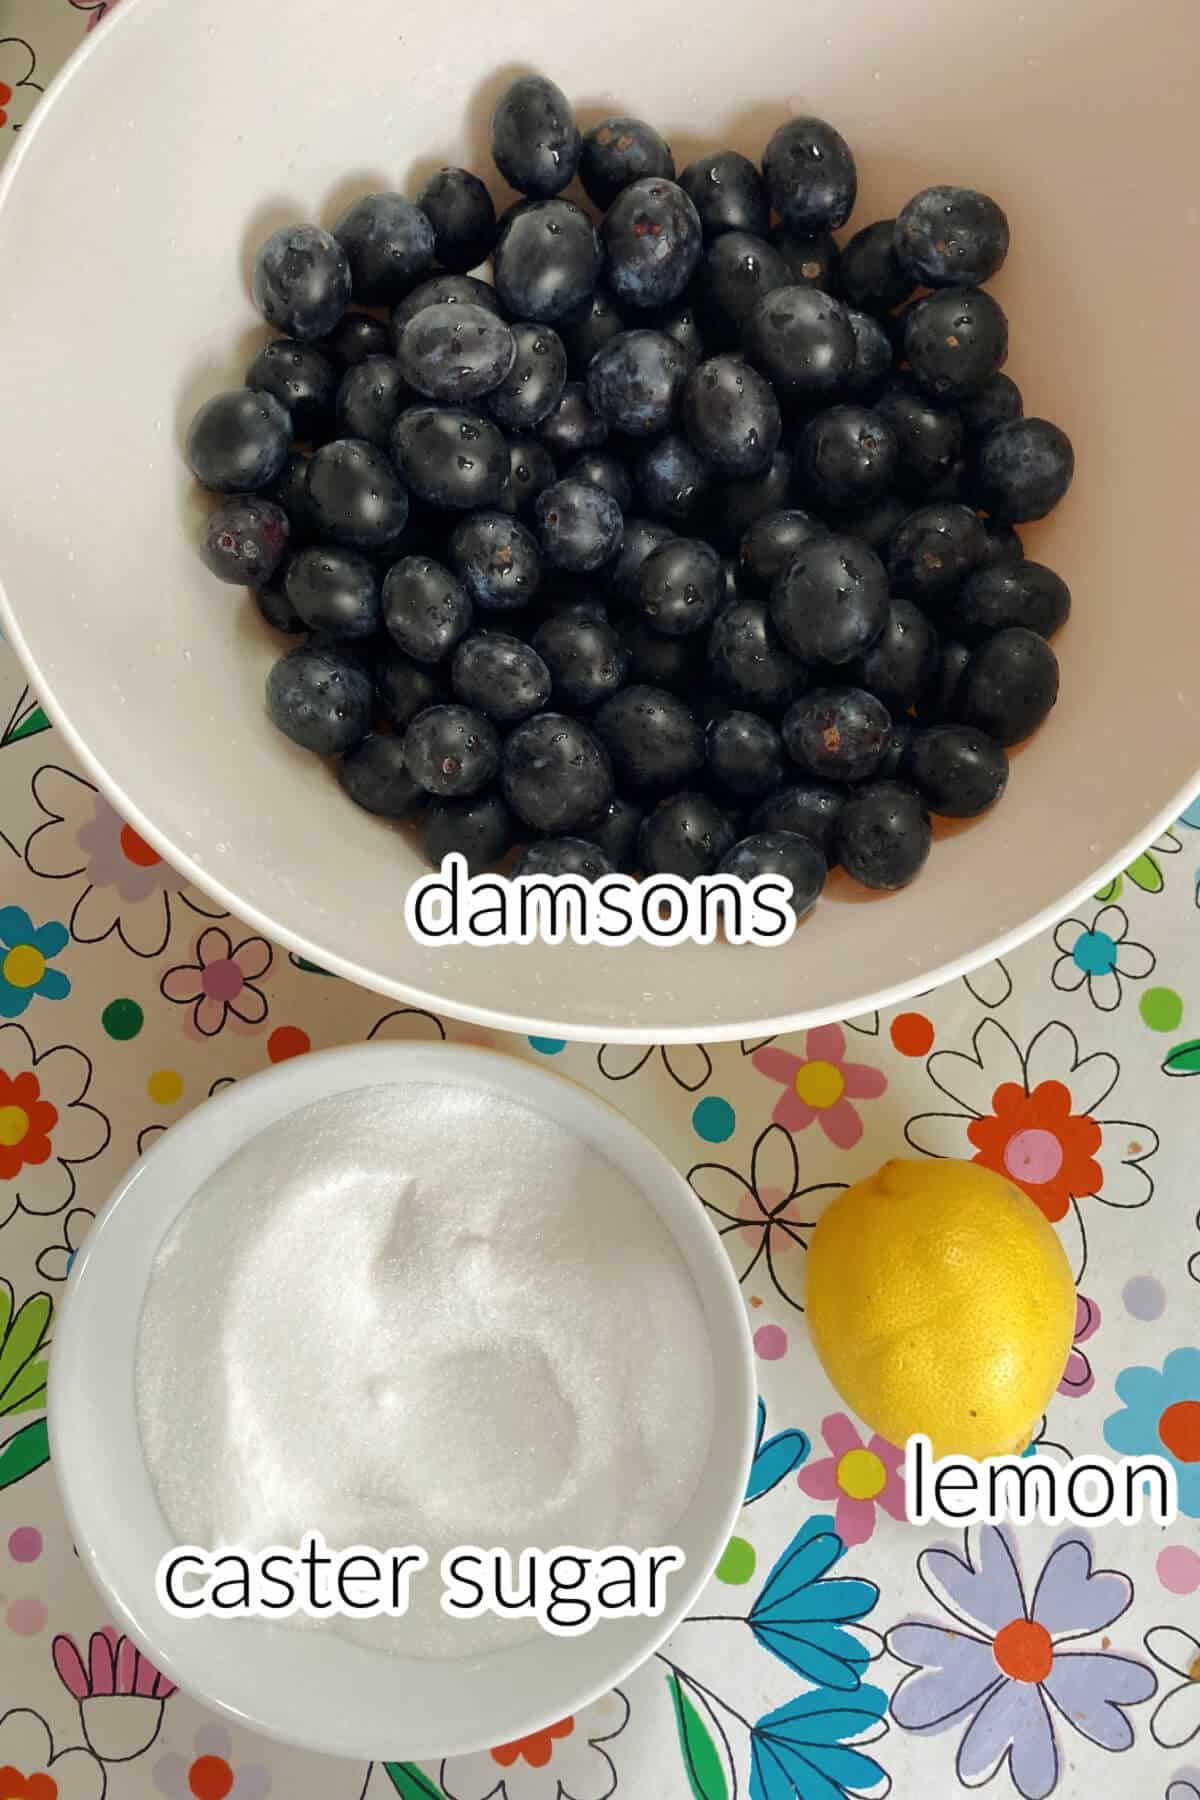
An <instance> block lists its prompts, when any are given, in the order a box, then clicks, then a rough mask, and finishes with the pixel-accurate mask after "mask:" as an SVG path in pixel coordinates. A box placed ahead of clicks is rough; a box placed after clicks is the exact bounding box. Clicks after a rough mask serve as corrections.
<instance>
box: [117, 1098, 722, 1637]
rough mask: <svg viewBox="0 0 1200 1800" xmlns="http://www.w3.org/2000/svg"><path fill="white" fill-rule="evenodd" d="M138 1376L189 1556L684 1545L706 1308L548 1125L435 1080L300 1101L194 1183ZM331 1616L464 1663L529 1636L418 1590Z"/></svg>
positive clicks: (638, 1218)
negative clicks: (311, 1536) (360, 1615)
mask: <svg viewBox="0 0 1200 1800" xmlns="http://www.w3.org/2000/svg"><path fill="white" fill-rule="evenodd" d="M681 1369H683V1370H686V1371H687V1379H686V1381H681V1380H680V1379H679V1371H680V1370H681ZM136 1379H137V1397H138V1414H139V1422H140V1427H141V1433H142V1441H143V1445H144V1449H145V1455H146V1461H147V1465H148V1468H149V1471H150V1474H151V1477H152V1479H153V1482H154V1485H155V1489H156V1491H157V1494H158V1497H159V1501H160V1504H161V1506H162V1509H163V1512H164V1514H165V1516H166V1518H167V1521H168V1523H169V1525H170V1528H171V1530H172V1532H173V1533H174V1534H175V1535H176V1537H177V1540H178V1541H179V1542H180V1543H181V1544H190V1545H204V1546H209V1547H212V1548H217V1547H219V1546H222V1545H226V1546H228V1545H236V1546H237V1547H238V1548H239V1549H241V1550H245V1551H258V1550H262V1549H265V1548H267V1547H268V1546H273V1545H289V1546H297V1545H299V1544H300V1543H301V1540H302V1539H303V1538H304V1536H305V1534H307V1533H312V1532H317V1533H320V1534H321V1535H322V1536H323V1537H324V1539H325V1540H326V1541H327V1543H328V1544H329V1545H330V1546H331V1547H332V1548H333V1549H335V1550H338V1549H341V1550H344V1549H348V1548H350V1547H351V1546H354V1545H377V1546H395V1545H419V1546H421V1547H422V1549H424V1550H425V1551H426V1552H427V1555H428V1561H429V1564H430V1567H431V1568H433V1569H436V1568H437V1567H438V1566H439V1564H440V1562H441V1559H442V1558H443V1557H444V1556H446V1555H447V1554H448V1553H449V1552H451V1551H452V1550H454V1549H456V1548H458V1547H460V1546H464V1545H479V1546H488V1547H496V1548H498V1549H501V1550H505V1551H507V1552H508V1553H509V1554H510V1555H511V1556H512V1558H513V1559H514V1561H516V1560H517V1559H519V1557H520V1555H521V1553H522V1552H523V1551H525V1550H527V1549H529V1548H531V1547H538V1548H541V1549H549V1548H551V1547H553V1546H565V1545H576V1546H584V1547H589V1548H597V1549H598V1548H600V1547H602V1546H608V1545H616V1544H620V1545H628V1546H630V1547H632V1548H634V1549H637V1550H640V1549H642V1548H645V1547H648V1546H653V1545H666V1544H670V1543H671V1542H672V1541H673V1539H672V1532H673V1530H674V1528H675V1527H676V1525H677V1524H678V1522H679V1521H680V1519H681V1518H682V1515H683V1514H684V1512H685V1511H686V1509H687V1506H688V1504H689V1502H690V1500H691V1499H692V1497H693V1495H694V1494H695V1492H696V1489H697V1486H698V1484H699V1482H700V1479H701V1475H702V1472H703V1468H704V1463H705V1459H706V1456H707V1454H708V1450H709V1445H710V1440H711V1436H712V1427H713V1373H712V1362H711V1352H710V1348H709V1341H708V1335H707V1331H706V1327H705V1323H704V1318H703V1314H702V1310H701V1306H700V1301H699V1297H698V1295H697V1293H696V1290H695V1288H694V1286H693V1283H692V1279H691V1276H690V1274H689V1273H688V1270H687V1268H686V1266H685V1264H684V1262H683V1259H682V1257H681V1256H680V1253H679V1251H678V1249H677V1248H676V1246H675V1244H674V1242H673V1240H672V1239H671V1237H670V1234H669V1233H668V1232H667V1231H666V1229H665V1228H664V1226H663V1225H662V1224H661V1223H660V1222H659V1220H658V1218H657V1216H656V1214H655V1213H654V1211H653V1210H652V1208H651V1206H650V1204H649V1203H648V1201H647V1200H646V1199H645V1198H644V1197H643V1196H642V1195H641V1194H640V1193H639V1192H638V1191H637V1190H636V1189H635V1188H634V1187H633V1186H631V1184H630V1183H629V1182H628V1181H627V1180H626V1179H625V1177H624V1176H623V1175H621V1174H620V1173H619V1171H618V1170H617V1169H616V1168H615V1167H614V1166H613V1165H612V1164H611V1163H610V1162H609V1161H608V1160H607V1159H606V1158H605V1157H604V1156H603V1155H602V1154H600V1153H599V1152H598V1151H596V1150H595V1149H593V1148H592V1147H591V1146H590V1145H588V1144H587V1143H585V1142H584V1141H583V1140H582V1139H580V1138H578V1137H576V1136H575V1135H574V1134H573V1133H571V1132H569V1131H567V1130H566V1129H564V1128H563V1127H562V1126H560V1125H558V1124H556V1123H554V1122H553V1121H551V1120H549V1119H547V1118H545V1117H543V1116H542V1115H541V1114H540V1113H537V1112H535V1111H533V1110H532V1109H530V1108H528V1107H525V1106H522V1105H520V1104H518V1103H516V1102H513V1101H510V1100H507V1099H503V1098H500V1097H499V1096H495V1095H492V1094H489V1093H485V1092H482V1091H476V1090H474V1089H469V1088H451V1089H443V1088H438V1087H434V1086H432V1085H428V1084H421V1083H412V1084H405V1085H396V1086H392V1087H373V1088H366V1089H362V1090H359V1091H356V1092H354V1093H349V1094H343V1095H340V1096H338V1097H336V1098H333V1099H330V1100H325V1101H320V1102H318V1103H316V1104H314V1105H311V1106H308V1107H305V1108H304V1109H302V1110H301V1111H299V1112H297V1113H295V1114H293V1115H291V1117H289V1118H287V1119H284V1120H281V1121H279V1122H278V1123H276V1124H275V1125H273V1126H272V1127H270V1128H269V1129H268V1130H267V1131H265V1132H263V1133H262V1134H261V1135H260V1136H259V1137H257V1138H255V1139H254V1140H253V1141H252V1142H251V1143H249V1144H247V1145H246V1146H245V1147H244V1148H243V1149H242V1150H240V1151H239V1152H238V1153H237V1154H236V1155H235V1156H233V1157H231V1158H230V1160H229V1161H228V1162H227V1163H225V1164H224V1165H223V1166H222V1167H221V1168H220V1169H219V1170H217V1172H216V1173H215V1174H214V1175H213V1176H212V1177H211V1178H210V1179H209V1180H208V1181H206V1182H205V1183H204V1184H203V1185H202V1186H201V1188H200V1189H199V1190H198V1191H197V1193H196V1195H195V1196H194V1197H193V1199H192V1201H191V1202H190V1204H189V1205H188V1206H187V1207H186V1208H185V1209H184V1211H183V1212H182V1213H181V1215H180V1217H179V1219H178V1220H177V1222H176V1224H175V1225H174V1227H173V1228H172V1230H171V1231H170V1232H169V1234H168V1235H167V1237H166V1239H165V1240H164V1243H163V1246H162V1248H161V1250H160V1252H159V1255H158V1257H157V1259H156V1263H155V1267H154V1270H153V1272H152V1275H151V1279H150V1282H149V1285H148V1288H147V1292H146V1299H145V1305H144V1310H143V1314H142V1321H141V1329H140V1334H139V1342H138V1357H137V1374H136ZM284 1622H285V1623H288V1624H295V1625H298V1626H303V1625H306V1624H307V1625H310V1626H311V1624H312V1621H310V1620H308V1619H307V1618H306V1617H305V1616H304V1614H303V1613H297V1614H295V1615H294V1616H293V1617H292V1618H291V1619H288V1620H286V1621H284ZM323 1628H324V1629H329V1630H336V1631H338V1632H340V1633H342V1634H344V1635H347V1636H351V1637H353V1638H355V1639H356V1640H357V1641H359V1642H362V1643H365V1644H367V1645H370V1646H371V1647H373V1648H376V1649H379V1650H388V1651H393V1652H396V1653H398V1654H406V1655H414V1656H440V1657H447V1656H449V1657H453V1656H466V1655H473V1654H476V1653H479V1652H483V1651H487V1650H490V1649H494V1648H499V1647H501V1646H503V1645H505V1644H508V1643H511V1642H514V1641H516V1640H518V1639H519V1638H521V1637H524V1636H527V1635H529V1634H530V1633H531V1632H535V1631H536V1630H537V1623H536V1621H535V1620H532V1619H523V1620H518V1621H517V1622H515V1623H514V1622H512V1621H511V1620H506V1619H502V1618H498V1617H494V1616H492V1615H490V1614H484V1615H481V1616H478V1617H466V1618H459V1619H452V1618H449V1617H447V1616H446V1614H445V1613H444V1612H443V1611H442V1610H441V1608H440V1605H439V1584H438V1582H437V1581H436V1580H435V1581H433V1582H431V1583H425V1584H423V1583H422V1582H420V1581H419V1580H418V1581H415V1582H414V1583H413V1586H412V1593H411V1603H410V1608H409V1611H408V1612H407V1614H406V1615H405V1616H403V1617H388V1616H379V1617H375V1618H367V1619H362V1620H351V1619H348V1618H345V1617H338V1618H337V1619H335V1620H333V1621H331V1622H330V1623H328V1624H326V1625H325V1626H324V1627H323Z"/></svg>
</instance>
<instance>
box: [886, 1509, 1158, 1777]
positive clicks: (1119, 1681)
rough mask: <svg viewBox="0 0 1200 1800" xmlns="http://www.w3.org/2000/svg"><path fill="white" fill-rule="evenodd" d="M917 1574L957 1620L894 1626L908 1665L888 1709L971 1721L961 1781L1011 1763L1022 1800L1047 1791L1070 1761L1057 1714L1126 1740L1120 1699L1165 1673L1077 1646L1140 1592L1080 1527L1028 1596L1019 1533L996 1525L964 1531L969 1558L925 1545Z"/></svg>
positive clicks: (1149, 1691)
mask: <svg viewBox="0 0 1200 1800" xmlns="http://www.w3.org/2000/svg"><path fill="white" fill-rule="evenodd" d="M917 1572H918V1574H919V1575H920V1577H921V1581H922V1583H923V1584H924V1586H925V1588H926V1591H927V1592H928V1593H929V1594H930V1595H931V1596H932V1597H933V1599H935V1600H936V1601H937V1602H938V1604H939V1605H940V1606H941V1607H942V1608H943V1609H944V1611H945V1612H946V1613H948V1614H949V1616H950V1618H951V1620H952V1621H953V1623H952V1625H950V1626H946V1625H938V1624H930V1623H928V1622H926V1621H924V1620H919V1619H908V1620H905V1621H904V1623H903V1624H900V1625H897V1626H896V1627H895V1628H894V1629H893V1630H892V1631H890V1632H889V1633H888V1636H887V1647H888V1650H889V1651H890V1652H891V1654H892V1655H893V1656H894V1657H896V1658H897V1660H898V1661H900V1662H902V1663H907V1665H908V1667H909V1669H910V1670H911V1671H912V1672H911V1673H910V1674H908V1675H905V1676H904V1678H903V1680H902V1681H901V1682H900V1685H899V1686H898V1687H897V1689H896V1691H895V1693H894V1694H893V1696H892V1717H893V1718H894V1719H895V1721H896V1723H897V1724H898V1725H899V1726H901V1727H902V1729H904V1730H905V1731H921V1732H929V1733H933V1732H937V1731H950V1730H953V1729H955V1728H956V1727H958V1726H961V1725H964V1724H965V1725H966V1730H965V1731H964V1732H963V1735H962V1739H961V1742H960V1743H959V1746H958V1757H957V1760H956V1765H955V1766H956V1770H957V1773H958V1778H959V1780H960V1781H961V1782H962V1783H963V1785H964V1786H965V1787H979V1786H981V1785H982V1784H983V1783H984V1782H986V1781H990V1780H991V1779H992V1777H993V1776H994V1775H996V1774H998V1773H999V1771H1000V1770H1001V1769H1002V1768H1003V1766H1004V1764H1005V1763H1006V1762H1007V1763H1008V1767H1009V1774H1010V1776H1011V1777H1012V1782H1013V1785H1014V1787H1015V1788H1016V1790H1017V1792H1018V1793H1019V1794H1021V1795H1022V1796H1023V1800H1046V1796H1047V1795H1048V1794H1052V1793H1053V1792H1054V1789H1055V1788H1056V1787H1057V1785H1058V1778H1059V1774H1060V1772H1061V1768H1062V1764H1061V1760H1060V1757H1059V1749H1058V1741H1057V1737H1056V1735H1055V1727H1056V1724H1057V1723H1058V1722H1059V1721H1065V1723H1066V1724H1068V1725H1069V1726H1070V1727H1071V1728H1072V1730H1074V1731H1078V1732H1079V1733H1080V1734H1081V1736H1083V1737H1085V1738H1087V1739H1088V1740H1089V1741H1090V1742H1091V1743H1093V1744H1097V1745H1099V1746H1100V1748H1101V1749H1103V1750H1128V1749H1129V1748H1130V1746H1131V1745H1132V1743H1133V1727H1132V1725H1131V1724H1130V1723H1129V1720H1128V1719H1127V1718H1126V1716H1125V1713H1124V1711H1123V1710H1122V1709H1123V1708H1124V1707H1127V1706H1136V1705H1139V1704H1140V1703H1141V1702H1142V1701H1144V1700H1149V1699H1150V1698H1151V1696H1152V1695H1153V1694H1154V1692H1155V1690H1156V1688H1157V1685H1158V1683H1157V1681H1156V1679H1155V1677H1154V1674H1153V1673H1152V1671H1151V1670H1150V1669H1148V1668H1147V1667H1146V1665H1145V1664H1144V1663H1141V1662H1138V1661H1136V1660H1135V1659H1134V1658H1133V1657H1131V1656H1122V1655H1119V1654H1117V1653H1115V1652H1109V1651H1105V1650H1079V1649H1075V1648H1074V1644H1075V1641H1076V1640H1077V1639H1080V1638H1085V1637H1090V1636H1091V1635H1092V1633H1093V1632H1097V1631H1103V1630H1104V1629H1105V1628H1106V1627H1107V1626H1109V1625H1112V1624H1113V1623H1114V1621H1115V1620H1117V1619H1119V1618H1120V1617H1121V1615H1122V1614H1123V1613H1124V1612H1126V1611H1127V1610H1128V1608H1129V1606H1130V1604H1131V1602H1132V1600H1133V1584H1132V1582H1131V1581H1130V1580H1129V1578H1128V1576H1125V1575H1120V1574H1117V1573H1116V1571H1114V1570H1111V1569H1096V1570H1093V1568H1092V1544H1091V1540H1090V1538H1088V1537H1087V1536H1086V1535H1085V1534H1084V1533H1082V1532H1080V1531H1070V1532H1068V1533H1066V1535H1065V1536H1063V1537H1061V1538H1060V1539H1059V1540H1058V1542H1057V1543H1056V1544H1055V1546H1054V1548H1053V1550H1052V1551H1051V1552H1050V1555H1049V1556H1048V1557H1047V1559H1046V1563H1045V1566H1044V1568H1043V1569H1042V1573H1041V1575H1040V1577H1039V1579H1038V1582H1037V1586H1036V1588H1035V1589H1034V1594H1033V1600H1032V1603H1031V1604H1029V1605H1027V1604H1026V1600H1025V1590H1024V1587H1023V1585H1022V1581H1021V1569H1020V1564H1019V1562H1018V1560H1017V1552H1016V1545H1015V1542H1014V1539H1013V1536H1012V1533H1011V1532H1010V1531H1008V1530H1006V1529H1003V1528H998V1527H996V1526H994V1525H989V1526H984V1527H983V1528H982V1529H981V1530H980V1531H979V1532H978V1534H977V1535H976V1534H974V1533H972V1532H968V1533H967V1534H966V1536H965V1539H964V1555H963V1556H961V1557H960V1556H959V1555H958V1554H957V1553H956V1552H955V1551H954V1550H950V1549H940V1550H926V1551H923V1552H922V1554H921V1556H920V1557H919V1558H918V1561H917ZM1068 1646H1070V1647H1068Z"/></svg>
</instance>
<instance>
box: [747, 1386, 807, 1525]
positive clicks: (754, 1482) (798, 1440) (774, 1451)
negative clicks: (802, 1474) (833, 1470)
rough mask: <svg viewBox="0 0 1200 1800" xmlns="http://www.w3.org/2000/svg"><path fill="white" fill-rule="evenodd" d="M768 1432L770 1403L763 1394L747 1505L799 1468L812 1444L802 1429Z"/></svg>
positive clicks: (759, 1408) (775, 1486) (760, 1396)
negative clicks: (768, 1404)
mask: <svg viewBox="0 0 1200 1800" xmlns="http://www.w3.org/2000/svg"><path fill="white" fill-rule="evenodd" d="M766 1432H767V1403H766V1401H765V1400H764V1399H763V1398H762V1395H761V1394H760V1395H759V1399H758V1430H757V1431H756V1432H755V1435H754V1462H753V1465H752V1467H751V1470H750V1480H749V1483H748V1485H747V1488H746V1505H747V1506H749V1504H750V1502H751V1501H752V1500H761V1499H762V1497H763V1495H764V1494H769V1493H770V1492H771V1489H772V1488H777V1487H778V1486H779V1483H780V1482H781V1481H782V1480H783V1479H784V1477H785V1476H786V1475H790V1474H791V1472H792V1470H793V1469H798V1468H799V1467H800V1464H801V1463H802V1462H803V1461H804V1459H805V1457H806V1456H807V1455H808V1452H809V1450H810V1448H811V1445H810V1444H809V1441H808V1439H807V1438H806V1437H805V1435H804V1433H803V1432H802V1431H777V1432H776V1433H775V1436H774V1437H768V1436H767V1435H766Z"/></svg>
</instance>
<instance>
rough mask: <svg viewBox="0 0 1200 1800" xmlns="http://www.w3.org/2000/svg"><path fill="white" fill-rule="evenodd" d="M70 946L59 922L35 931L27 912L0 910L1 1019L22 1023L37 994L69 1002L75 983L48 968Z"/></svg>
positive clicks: (35, 928)
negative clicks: (26, 1010) (67, 998)
mask: <svg viewBox="0 0 1200 1800" xmlns="http://www.w3.org/2000/svg"><path fill="white" fill-rule="evenodd" d="M67 942H68V932H67V928H66V926H65V925H60V924H59V923H58V921H57V919H51V920H50V921H49V923H48V924H46V925H38V926H36V927H35V926H34V923H33V920H32V919H31V918H30V916H29V914H28V913H27V912H25V911H24V910H23V908H21V907H19V906H0V957H2V960H0V1018H3V1019H19V1018H20V1016H21V1014H22V1013H23V1012H24V1011H25V1009H26V1007H27V1006H28V1005H29V1002H30V1001H31V1000H32V999H33V997H34V995H35V994H40V995H41V997H42V998H43V1000H65V999H66V997H67V995H68V994H69V993H70V991H71V983H70V982H69V981H68V980H67V978H66V976H65V975H64V974H62V972H61V971H60V970H58V969H50V968H47V966H46V965H47V964H48V963H49V961H50V959H51V957H53V956H57V955H58V953H59V951H60V950H64V949H65V948H66V946H67Z"/></svg>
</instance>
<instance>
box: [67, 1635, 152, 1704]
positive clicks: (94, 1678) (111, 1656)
mask: <svg viewBox="0 0 1200 1800" xmlns="http://www.w3.org/2000/svg"><path fill="white" fill-rule="evenodd" d="M54 1667H55V1668H56V1669H57V1671H58V1678H59V1680H60V1681H61V1682H62V1684H63V1686H64V1687H65V1688H66V1690H67V1692H68V1693H69V1694H70V1695H71V1696H72V1697H73V1698H74V1699H76V1700H88V1699H92V1698H96V1699H98V1698H99V1697H100V1696H101V1695H102V1694H140V1695H142V1696H144V1697H146V1698H150V1697H153V1698H154V1699H156V1700H167V1699H169V1698H170V1696H171V1695H172V1694H173V1693H174V1692H175V1684H174V1683H173V1682H170V1681H168V1680H167V1678H166V1676H165V1675H160V1674H159V1672H158V1670H157V1669H156V1668H155V1667H154V1665H153V1663H151V1662H149V1661H148V1660H147V1658H146V1657H144V1656H143V1655H142V1653H141V1651H140V1650H139V1649H138V1647H137V1645H136V1644H135V1643H133V1641H132V1640H131V1639H130V1638H127V1637H118V1636H117V1634H116V1632H115V1631H114V1630H113V1628H112V1626H111V1625H106V1626H105V1627H104V1630H103V1631H94V1632H93V1633H92V1639H91V1642H90V1644H89V1645H88V1659H87V1662H86V1663H85V1662H84V1660H83V1656H82V1655H81V1653H80V1650H79V1646H78V1644H76V1642H75V1640H74V1638H69V1637H66V1636H61V1637H56V1638H55V1640H54Z"/></svg>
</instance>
